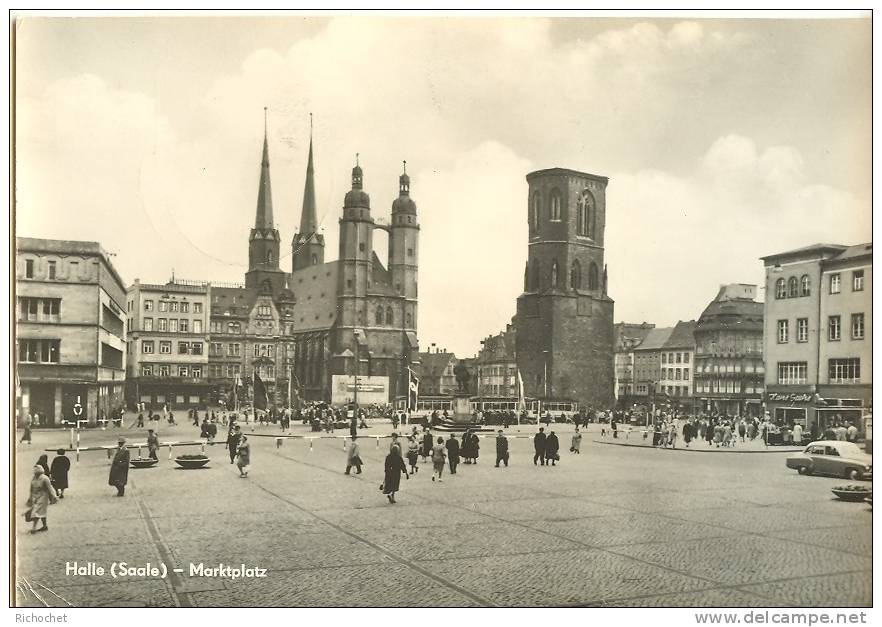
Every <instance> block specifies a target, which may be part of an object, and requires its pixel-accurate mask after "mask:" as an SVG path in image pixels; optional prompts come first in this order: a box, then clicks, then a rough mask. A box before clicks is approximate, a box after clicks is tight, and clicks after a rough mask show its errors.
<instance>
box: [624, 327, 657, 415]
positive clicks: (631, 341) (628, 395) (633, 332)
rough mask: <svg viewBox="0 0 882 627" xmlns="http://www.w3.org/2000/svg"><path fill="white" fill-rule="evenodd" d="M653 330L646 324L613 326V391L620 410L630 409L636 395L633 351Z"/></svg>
mask: <svg viewBox="0 0 882 627" xmlns="http://www.w3.org/2000/svg"><path fill="white" fill-rule="evenodd" d="M654 328H655V325H654V324H649V323H648V322H643V323H641V324H631V323H628V322H617V323H616V325H615V330H614V333H615V338H616V354H615V377H616V379H615V390H616V405H617V406H618V407H620V408H623V409H625V408H628V407H631V405H633V403H634V398H633V397H634V394H635V393H636V387H635V386H636V382H635V372H634V349H635V348H637V347H638V346H640V344H641V343H642V342H643V340H645V339H646V336H647V335H648V334H649V332H650V331H651V330H652V329H654Z"/></svg>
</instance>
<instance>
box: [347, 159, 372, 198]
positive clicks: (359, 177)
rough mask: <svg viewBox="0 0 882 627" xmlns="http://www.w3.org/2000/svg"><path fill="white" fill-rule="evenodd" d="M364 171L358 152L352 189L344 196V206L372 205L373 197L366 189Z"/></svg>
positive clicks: (353, 172) (353, 171)
mask: <svg viewBox="0 0 882 627" xmlns="http://www.w3.org/2000/svg"><path fill="white" fill-rule="evenodd" d="M363 187H364V172H362V170H361V166H360V165H359V164H358V153H356V155H355V167H354V168H352V189H351V190H349V191H348V192H346V196H345V197H344V198H343V206H344V207H365V208H367V209H369V208H370V206H371V197H370V196H368V194H367V192H366V191H364V189H363Z"/></svg>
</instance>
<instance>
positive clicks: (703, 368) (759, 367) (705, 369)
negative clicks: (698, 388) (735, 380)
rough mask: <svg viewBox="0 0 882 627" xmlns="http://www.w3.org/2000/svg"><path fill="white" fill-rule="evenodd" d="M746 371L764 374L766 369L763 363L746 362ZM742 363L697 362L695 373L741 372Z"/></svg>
mask: <svg viewBox="0 0 882 627" xmlns="http://www.w3.org/2000/svg"><path fill="white" fill-rule="evenodd" d="M743 370H744V372H749V373H756V374H762V373H764V372H765V371H766V369H765V367H764V366H763V364H761V363H760V364H754V363H746V364H744V367H743ZM741 371H742V364H740V363H734V364H713V365H711V364H707V365H702V364H699V363H696V365H695V374H696V375H698V374H710V373H727V372H733V373H734V372H741Z"/></svg>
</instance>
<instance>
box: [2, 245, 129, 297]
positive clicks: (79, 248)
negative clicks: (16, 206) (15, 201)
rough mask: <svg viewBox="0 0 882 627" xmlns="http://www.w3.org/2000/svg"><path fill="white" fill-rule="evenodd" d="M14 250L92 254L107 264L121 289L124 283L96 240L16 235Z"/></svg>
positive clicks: (61, 253) (58, 253) (123, 287)
mask: <svg viewBox="0 0 882 627" xmlns="http://www.w3.org/2000/svg"><path fill="white" fill-rule="evenodd" d="M15 250H16V252H17V253H22V252H33V253H55V254H56V255H94V256H95V257H100V258H101V260H102V261H103V262H104V263H105V265H106V266H107V269H108V270H109V271H110V274H112V275H113V278H114V279H116V281H117V283H119V284H120V286H121V287H122V289H123V290H125V289H126V283H125V281H123V280H122V277H121V276H120V275H119V273H118V272H117V271H116V268H114V267H113V264H112V263H111V261H110V256H109V255H108V254H107V251H106V250H104V249H103V248H102V247H101V244H99V243H98V242H85V241H80V240H72V239H43V238H40V237H16V238H15Z"/></svg>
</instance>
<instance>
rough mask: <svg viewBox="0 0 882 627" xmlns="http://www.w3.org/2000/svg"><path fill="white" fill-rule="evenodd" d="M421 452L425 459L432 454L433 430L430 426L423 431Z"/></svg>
mask: <svg viewBox="0 0 882 627" xmlns="http://www.w3.org/2000/svg"><path fill="white" fill-rule="evenodd" d="M421 454H422V457H423V461H426V458H427V457H431V455H432V430H431V429H429V428H426V430H425V431H424V432H423V450H422V452H421Z"/></svg>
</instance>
